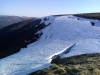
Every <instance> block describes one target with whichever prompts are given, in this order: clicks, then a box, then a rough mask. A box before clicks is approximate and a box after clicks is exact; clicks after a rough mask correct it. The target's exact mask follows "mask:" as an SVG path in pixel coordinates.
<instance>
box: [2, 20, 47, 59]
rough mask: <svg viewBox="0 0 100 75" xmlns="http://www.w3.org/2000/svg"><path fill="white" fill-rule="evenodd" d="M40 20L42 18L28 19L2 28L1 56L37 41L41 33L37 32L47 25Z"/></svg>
mask: <svg viewBox="0 0 100 75" xmlns="http://www.w3.org/2000/svg"><path fill="white" fill-rule="evenodd" d="M40 22H41V19H28V20H25V21H23V22H20V23H15V24H12V25H9V26H7V27H5V28H3V29H1V30H0V34H1V35H0V58H3V57H6V56H9V55H11V54H14V53H16V52H18V51H20V49H21V48H25V47H27V45H28V44H30V43H32V42H35V41H36V40H37V39H38V38H39V37H40V35H41V33H40V34H35V33H36V32H37V31H39V30H41V29H42V28H44V27H45V25H44V23H41V24H40ZM36 25H38V26H36ZM27 35H28V36H27Z"/></svg>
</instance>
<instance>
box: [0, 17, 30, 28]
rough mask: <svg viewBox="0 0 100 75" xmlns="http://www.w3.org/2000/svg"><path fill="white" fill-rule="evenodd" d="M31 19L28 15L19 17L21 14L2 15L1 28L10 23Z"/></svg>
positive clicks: (0, 19)
mask: <svg viewBox="0 0 100 75" xmlns="http://www.w3.org/2000/svg"><path fill="white" fill-rule="evenodd" d="M27 19H29V18H28V17H19V16H4V15H0V29H1V28H3V27H6V26H8V25H11V24H14V23H18V22H22V21H24V20H27Z"/></svg>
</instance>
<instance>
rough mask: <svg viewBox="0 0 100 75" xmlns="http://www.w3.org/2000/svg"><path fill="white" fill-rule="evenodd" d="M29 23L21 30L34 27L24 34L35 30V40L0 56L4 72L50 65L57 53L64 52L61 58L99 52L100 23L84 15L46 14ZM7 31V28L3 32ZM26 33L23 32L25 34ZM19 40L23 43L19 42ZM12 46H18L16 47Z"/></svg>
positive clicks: (17, 74)
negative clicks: (6, 54) (5, 55)
mask: <svg viewBox="0 0 100 75" xmlns="http://www.w3.org/2000/svg"><path fill="white" fill-rule="evenodd" d="M26 25H27V24H26ZM20 27H21V28H22V26H19V28H18V27H14V28H13V27H12V28H11V29H10V31H12V30H14V31H17V30H18V29H21V28H20ZM28 27H30V28H28ZM28 27H27V26H25V28H22V30H27V29H31V28H32V32H34V33H27V32H28V31H29V30H27V31H26V32H25V31H23V32H25V34H26V35H25V36H29V35H32V34H35V35H38V37H37V38H36V37H34V36H32V37H33V38H34V39H36V40H35V42H33V43H32V42H31V44H29V45H27V47H26V48H22V47H20V48H21V49H20V51H19V52H18V53H16V54H13V55H11V56H8V57H6V58H3V59H1V60H0V71H1V72H0V74H1V75H4V74H5V75H27V74H29V73H31V72H34V71H37V70H40V69H43V68H47V67H49V66H50V65H51V63H50V62H51V58H52V57H53V56H54V55H58V54H62V55H61V58H65V57H70V56H75V55H81V54H86V53H99V52H100V27H99V26H93V25H92V24H91V22H90V21H89V20H87V19H85V18H84V20H83V19H80V18H79V17H76V16H72V15H69V16H47V17H42V18H40V19H36V20H34V21H32V22H31V23H30V24H28ZM36 27H37V29H36ZM38 28H39V29H38ZM34 29H36V31H34ZM18 31H19V30H18ZM7 32H9V30H7ZM7 32H5V31H4V33H7ZM21 32H22V31H21ZM9 33H10V32H9ZM7 34H8V33H7ZM10 34H11V33H10ZM16 35H18V34H16ZM3 36H5V35H3ZM14 36H15V35H14ZM14 36H13V37H14ZM25 36H23V38H24V37H25ZM20 38H21V37H20ZM5 40H6V39H5ZM24 41H25V42H29V41H30V39H28V40H26V38H25V39H24ZM16 42H17V41H16ZM21 42H22V41H21ZM17 44H20V43H19V42H18V43H17ZM73 44H75V45H74V46H73V47H72V48H71V49H70V51H69V52H68V53H65V54H64V53H62V52H63V51H64V50H67V49H68V48H70V46H72V45H73ZM15 46H17V45H15ZM19 46H20V45H19ZM13 47H14V46H11V47H10V49H12V48H13ZM10 49H9V52H10ZM13 50H15V49H14V48H13Z"/></svg>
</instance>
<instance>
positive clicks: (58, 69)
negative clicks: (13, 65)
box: [30, 53, 100, 75]
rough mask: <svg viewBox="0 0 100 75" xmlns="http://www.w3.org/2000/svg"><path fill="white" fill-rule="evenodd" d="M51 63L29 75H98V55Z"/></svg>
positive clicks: (74, 57) (73, 57) (99, 56)
mask: <svg viewBox="0 0 100 75" xmlns="http://www.w3.org/2000/svg"><path fill="white" fill-rule="evenodd" d="M53 63H54V64H53V65H52V66H50V67H49V68H46V69H43V70H39V71H37V72H34V73H31V74H30V75H100V53H96V54H83V55H78V56H72V57H68V58H63V59H59V60H57V61H56V62H53Z"/></svg>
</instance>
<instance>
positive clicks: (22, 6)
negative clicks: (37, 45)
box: [0, 0, 100, 17]
mask: <svg viewBox="0 0 100 75" xmlns="http://www.w3.org/2000/svg"><path fill="white" fill-rule="evenodd" d="M89 12H100V0H0V15H17V16H32V17H41V16H47V15H55V14H72V13H89Z"/></svg>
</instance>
